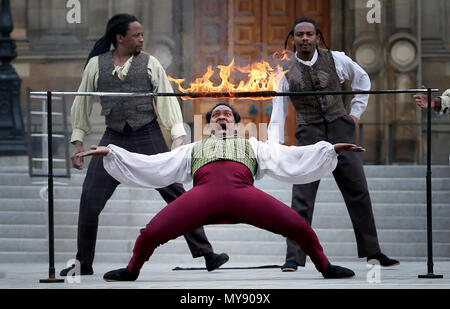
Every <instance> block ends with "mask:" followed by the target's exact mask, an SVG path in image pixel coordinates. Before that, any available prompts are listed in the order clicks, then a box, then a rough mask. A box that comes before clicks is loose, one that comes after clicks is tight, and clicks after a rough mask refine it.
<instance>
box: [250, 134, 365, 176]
mask: <svg viewBox="0 0 450 309" xmlns="http://www.w3.org/2000/svg"><path fill="white" fill-rule="evenodd" d="M250 143H251V145H252V149H253V152H254V153H255V155H256V159H257V161H258V171H257V174H256V178H257V179H260V178H262V177H263V176H264V175H268V176H270V177H273V178H275V179H278V180H280V181H283V182H288V183H293V184H303V183H310V182H313V181H316V180H319V179H321V178H323V177H326V176H329V175H330V174H331V173H332V172H333V170H334V169H335V168H336V165H337V157H338V154H339V153H341V152H343V151H354V152H364V151H365V149H364V148H362V147H360V146H357V145H353V144H345V143H340V144H335V145H332V144H330V143H328V142H325V141H321V142H318V143H316V144H313V145H309V146H300V147H296V146H284V145H279V144H277V143H271V142H269V143H263V142H259V141H257V140H256V139H254V138H253V139H250Z"/></svg>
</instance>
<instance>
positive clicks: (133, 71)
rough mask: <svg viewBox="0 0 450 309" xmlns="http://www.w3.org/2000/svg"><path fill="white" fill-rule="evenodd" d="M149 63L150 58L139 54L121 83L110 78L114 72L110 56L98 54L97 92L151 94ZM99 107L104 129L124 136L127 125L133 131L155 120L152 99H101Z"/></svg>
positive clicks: (118, 79) (116, 79)
mask: <svg viewBox="0 0 450 309" xmlns="http://www.w3.org/2000/svg"><path fill="white" fill-rule="evenodd" d="M148 60H149V55H148V54H145V53H142V52H141V53H139V54H138V55H136V56H134V57H133V60H132V62H131V65H130V69H129V71H128V73H127V75H126V77H125V79H124V80H123V81H122V80H120V78H118V77H117V75H116V74H114V75H112V74H111V73H112V71H113V70H114V60H113V57H112V52H111V51H109V52H106V53H104V54H101V55H100V56H99V57H98V61H99V62H98V66H99V76H98V91H100V92H151V91H153V85H152V82H151V80H150V78H149V76H148V73H147V66H148ZM100 103H101V105H102V112H101V115H104V116H105V123H106V126H107V127H108V128H110V129H112V130H114V131H117V132H120V133H123V129H124V127H125V124H126V123H128V124H129V125H130V126H131V128H132V129H133V131H135V130H137V129H139V128H141V127H143V126H144V125H146V124H148V123H150V122H151V121H152V120H153V119H154V118H155V112H154V110H153V99H152V98H151V97H100Z"/></svg>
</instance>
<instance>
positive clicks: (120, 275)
mask: <svg viewBox="0 0 450 309" xmlns="http://www.w3.org/2000/svg"><path fill="white" fill-rule="evenodd" d="M137 277H139V274H132V273H130V272H128V268H120V269H116V270H111V271H109V272H107V273H106V274H104V275H103V280H105V281H108V282H114V281H135V280H136V279H137Z"/></svg>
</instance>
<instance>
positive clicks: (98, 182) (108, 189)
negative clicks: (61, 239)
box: [61, 14, 228, 276]
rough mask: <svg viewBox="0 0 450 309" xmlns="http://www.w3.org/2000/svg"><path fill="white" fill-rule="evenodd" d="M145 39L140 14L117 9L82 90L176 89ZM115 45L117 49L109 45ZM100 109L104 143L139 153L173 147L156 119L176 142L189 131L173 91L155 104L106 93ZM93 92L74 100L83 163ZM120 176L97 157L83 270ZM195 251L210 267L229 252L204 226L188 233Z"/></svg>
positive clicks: (176, 190) (85, 196) (167, 192)
mask: <svg viewBox="0 0 450 309" xmlns="http://www.w3.org/2000/svg"><path fill="white" fill-rule="evenodd" d="M143 43H144V39H143V33H142V26H141V24H140V23H139V22H138V20H137V19H136V17H134V16H132V15H129V14H117V15H115V16H113V17H112V18H111V19H110V20H109V21H108V24H107V27H106V33H105V35H104V36H103V37H102V38H100V39H99V40H98V41H97V42H96V43H95V45H94V48H93V49H92V51H91V52H90V54H89V57H88V60H87V63H86V67H85V69H84V73H83V78H82V81H81V84H80V87H79V89H78V91H79V92H91V91H101V92H117V91H121V92H151V91H160V92H172V91H173V90H172V87H171V85H170V83H169V81H168V79H167V76H166V73H165V71H164V69H163V67H162V66H161V64H160V63H159V62H158V60H157V59H156V58H154V57H153V56H151V55H149V54H146V53H143V52H141V50H142V47H143ZM111 45H113V46H114V50H112V51H111V50H110V48H111ZM100 103H101V106H102V111H101V114H102V115H104V116H105V120H106V131H105V133H104V135H103V137H102V139H101V141H100V145H108V144H116V145H119V146H120V147H122V148H124V149H127V150H129V151H133V152H136V153H141V154H146V155H152V154H157V153H161V152H167V151H168V147H167V145H166V143H165V140H164V138H163V136H162V133H161V129H160V127H159V124H158V122H157V117H158V118H159V120H160V122H161V124H162V125H163V126H164V127H165V128H166V129H167V130H168V131H169V132H170V133H171V137H172V139H173V140H174V146H175V147H178V146H181V145H182V144H183V138H184V136H185V135H186V132H185V130H184V127H183V120H182V115H181V110H180V106H179V104H178V101H177V99H175V98H174V97H158V98H157V99H156V102H155V103H156V106H154V104H153V99H149V97H101V101H100ZM91 111H92V102H91V97H85V96H78V97H76V98H75V101H74V103H73V106H72V111H71V117H72V128H73V131H72V138H71V143H72V144H73V145H74V146H75V152H74V154H73V155H72V164H73V166H74V167H75V168H77V169H80V170H81V169H82V168H83V159H82V157H77V156H76V154H78V153H81V152H84V149H83V138H84V136H85V135H86V134H87V133H89V131H90V124H89V116H90V114H91ZM118 185H119V182H118V181H117V180H116V179H114V178H113V177H111V176H110V175H109V174H108V173H107V172H106V170H105V169H104V167H103V161H102V160H101V158H98V157H94V158H92V160H91V162H90V164H89V167H88V170H87V174H86V178H85V180H84V183H83V190H82V194H81V200H80V210H79V218H78V240H77V245H78V252H77V255H76V258H77V260H78V261H79V262H80V266H81V270H80V272H81V275H91V274H93V269H92V263H93V260H94V252H95V242H96V237H97V230H98V217H99V215H100V212H101V211H102V209H103V208H104V207H105V204H106V202H107V201H108V199H109V198H110V197H111V196H112V194H113V193H114V191H115V189H116V187H117V186H118ZM157 190H158V192H159V193H160V194H161V196H162V197H163V199H164V200H165V201H166V202H167V203H170V202H172V201H174V200H175V199H176V198H178V197H179V196H181V195H182V194H183V193H184V192H185V191H184V188H183V186H182V185H181V184H172V185H169V186H168V187H163V188H158V189H157ZM184 237H185V238H186V241H187V243H188V246H189V249H190V250H191V253H192V256H193V257H200V256H203V257H204V258H205V262H206V268H207V270H208V271H212V270H214V269H216V268H218V267H220V266H221V265H222V264H224V263H226V262H227V261H228V255H226V254H225V253H222V254H216V253H214V252H213V249H212V247H211V244H210V243H209V242H208V239H207V238H206V235H205V232H204V230H203V227H199V228H197V229H196V230H194V231H192V232H190V233H187V234H185V235H184ZM74 269H75V265H72V266H71V267H68V268H66V269H63V270H62V271H61V276H67V275H68V274H69V275H70V273H73V272H74V271H75V270H74Z"/></svg>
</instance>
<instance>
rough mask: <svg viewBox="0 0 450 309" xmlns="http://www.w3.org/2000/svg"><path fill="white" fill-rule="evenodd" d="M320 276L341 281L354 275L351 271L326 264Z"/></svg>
mask: <svg viewBox="0 0 450 309" xmlns="http://www.w3.org/2000/svg"><path fill="white" fill-rule="evenodd" d="M322 276H323V277H324V278H325V279H342V278H353V277H354V276H355V273H354V272H353V270H351V269H348V268H345V267H342V266H337V265H331V264H330V263H328V267H327V269H326V270H325V271H324V272H322Z"/></svg>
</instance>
